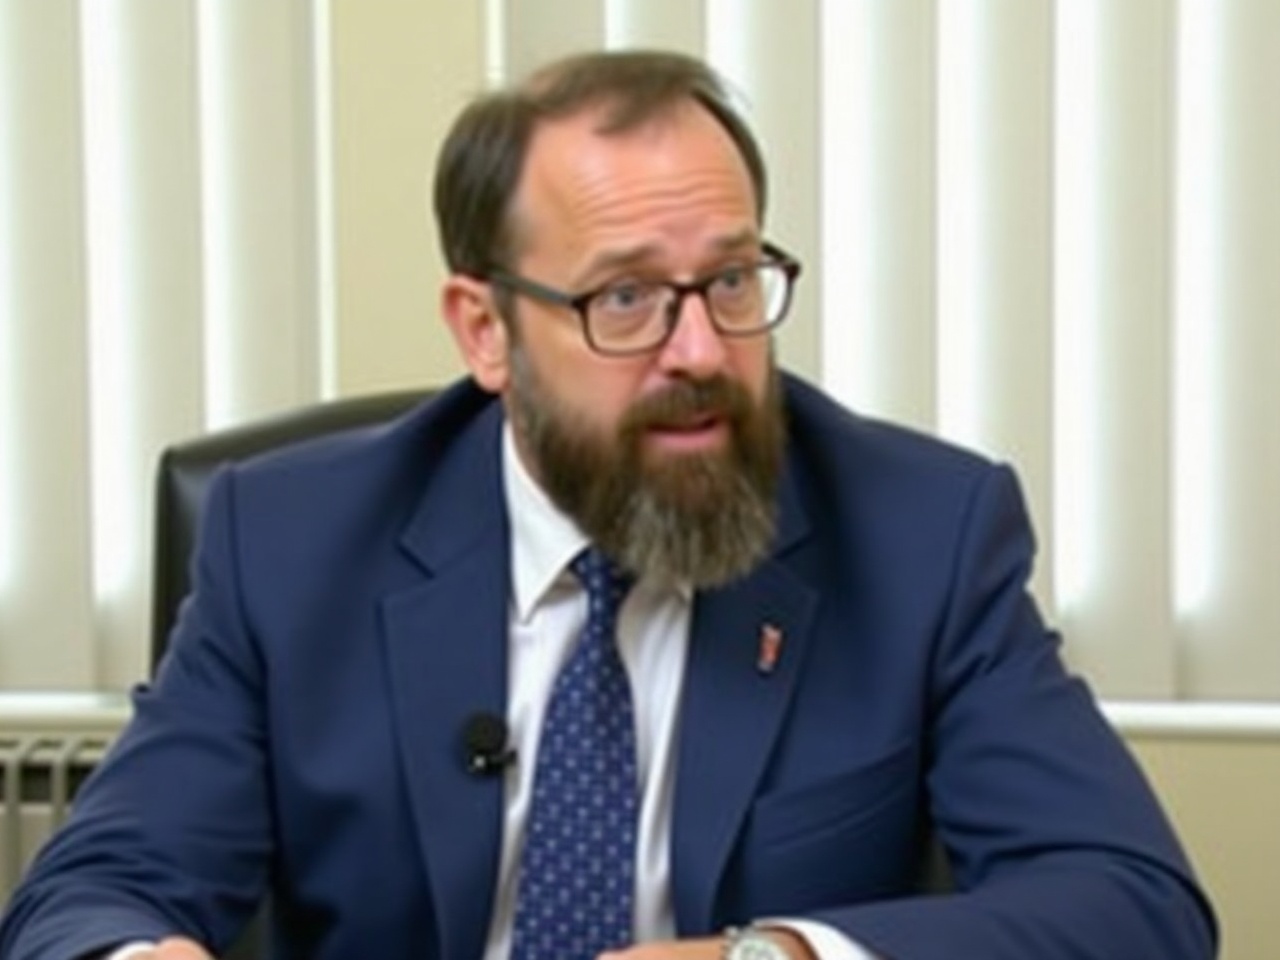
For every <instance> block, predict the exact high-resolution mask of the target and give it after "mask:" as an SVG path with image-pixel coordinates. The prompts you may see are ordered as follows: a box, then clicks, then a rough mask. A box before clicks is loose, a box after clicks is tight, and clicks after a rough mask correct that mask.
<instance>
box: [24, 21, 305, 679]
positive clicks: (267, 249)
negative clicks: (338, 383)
mask: <svg viewBox="0 0 1280 960" xmlns="http://www.w3.org/2000/svg"><path fill="white" fill-rule="evenodd" d="M316 33H317V25H316V22H315V14H313V13H312V11H311V4H307V3H292V2H291V3H261V2H258V0H218V2H217V3H207V2H195V0H185V2H183V0H175V2H164V3H154V2H148V0H83V2H77V0H0V684H3V686H5V687H6V688H10V689H13V688H19V689H48V688H55V689H96V688H122V687H124V686H127V685H128V684H129V683H131V682H132V681H134V680H136V679H137V678H138V677H139V676H140V675H142V673H143V671H144V669H145V663H146V658H145V649H146V646H147V636H148V629H149V626H148V623H147V614H146V612H147V609H148V607H147V602H148V582H147V581H148V573H149V562H150V561H149V553H150V528H149V512H148V511H149V504H150V495H151V476H152V467H153V464H154V459H155V455H156V453H157V451H158V449H159V448H160V446H161V445H162V444H163V443H164V442H166V441H168V440H172V439H174V438H176V437H181V436H191V435H194V434H196V433H197V432H199V431H201V430H203V429H207V428H209V427H215V426H219V425H222V424H226V423H229V422H232V421H234V420H239V419H243V418H245V417H248V416H252V415H255V414H260V413H264V412H266V411H269V410H273V409H278V408H281V407H285V406H288V405H291V404H294V403H298V402H300V401H302V400H304V399H307V398H311V397H314V396H315V395H316V394H317V391H318V389H319V387H318V384H319V378H320V363H319V360H318V357H319V353H320V347H319V340H320V336H321V329H322V327H321V324H320V322H319V319H318V318H320V317H321V314H322V311H321V309H320V307H321V303H320V299H321V297H320V291H321V289H322V287H321V285H320V284H319V282H318V266H317V265H318V262H319V258H320V253H319V247H318V242H317V237H318V236H319V235H320V230H319V214H318V210H319V209H320V205H319V201H318V183H317V177H318V174H317V170H318V169H319V167H318V165H317V163H316V156H317V149H316V135H315V129H316V114H317V103H318V94H317V90H318V89H320V88H319V87H318V83H319V80H320V79H321V78H320V77H319V76H318V73H317V70H316V63H317V56H316V54H315V51H314V47H313V45H312V39H313V38H314V37H315V36H316Z"/></svg>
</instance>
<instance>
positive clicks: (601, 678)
mask: <svg viewBox="0 0 1280 960" xmlns="http://www.w3.org/2000/svg"><path fill="white" fill-rule="evenodd" d="M570 569H571V570H572V571H573V572H574V574H575V575H576V576H577V577H578V579H579V580H580V581H582V584H583V586H584V587H585V588H586V591H587V601H588V604H589V612H588V614H587V625H586V628H585V629H584V630H583V633H582V638H581V639H580V640H579V642H578V644H577V646H576V647H575V649H574V651H573V653H572V655H571V656H570V658H569V661H568V663H566V664H565V665H564V668H563V669H562V670H561V672H560V675H559V676H558V677H557V678H556V682H555V686H554V687H553V688H552V691H551V699H550V701H549V702H548V704H547V712H546V717H545V718H544V720H543V724H542V733H541V735H540V739H539V742H538V762H537V768H536V770H535V771H534V779H533V798H532V800H531V802H530V807H529V821H528V828H527V833H526V837H525V846H524V852H523V854H522V855H521V860H520V874H519V881H518V882H519V886H518V889H517V893H516V915H515V925H514V930H513V933H512V947H511V960H592V958H594V957H595V956H596V955H597V954H598V953H600V952H601V951H602V950H608V949H614V948H617V947H623V946H627V945H629V944H630V943H631V941H632V937H633V931H632V915H633V910H632V905H633V899H634V894H635V856H636V823H637V812H636V811H637V805H638V799H637V793H638V789H637V784H636V745H635V718H634V713H633V708H632V702H631V685H630V683H629V682H628V680H627V673H626V668H625V667H624V666H623V663H622V659H621V657H620V656H619V654H618V646H617V638H616V628H617V620H618V610H619V608H620V607H621V606H622V601H623V599H624V598H625V597H626V595H627V592H628V591H629V590H630V589H631V586H632V581H631V579H630V578H628V577H627V576H626V575H625V574H623V573H622V572H621V571H620V570H619V569H618V568H617V567H616V566H614V564H613V563H612V561H610V560H609V559H608V558H607V557H605V556H604V554H602V553H600V552H599V551H598V550H596V549H594V548H589V549H587V550H584V551H583V552H582V553H580V554H578V556H577V557H575V558H574V560H573V562H572V563H571V564H570Z"/></svg>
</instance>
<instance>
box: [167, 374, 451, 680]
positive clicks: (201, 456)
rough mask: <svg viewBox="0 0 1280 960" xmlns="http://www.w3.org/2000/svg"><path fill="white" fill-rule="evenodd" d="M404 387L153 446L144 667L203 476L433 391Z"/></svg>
mask: <svg viewBox="0 0 1280 960" xmlns="http://www.w3.org/2000/svg"><path fill="white" fill-rule="evenodd" d="M433 392H434V391H432V390H426V389H423V390H403V391H399V392H395V393H380V394H371V395H367V396H360V397H351V398H347V399H342V400H331V401H328V402H325V403H317V404H314V405H312V406H308V407H302V408H299V409H297V410H291V411H288V412H286V413H281V414H277V415H276V416H272V417H268V418H266V419H263V420H257V421H254V422H252V423H248V424H244V425H243V426H238V427H232V428H230V429H227V430H219V431H217V432H214V433H209V434H205V435H204V436H201V437H197V438H195V439H193V440H185V441H182V442H179V443H176V444H173V445H171V446H169V447H166V448H165V449H164V450H163V451H161V453H160V461H159V465H158V467H157V470H156V503H155V508H156V514H155V540H154V544H155V552H154V554H153V556H152V587H153V590H154V593H153V594H152V600H151V669H152V671H153V672H154V670H155V668H156V666H157V665H158V664H159V663H160V658H161V657H162V656H164V651H165V647H166V645H167V644H168V642H169V631H170V630H171V629H172V627H173V624H174V621H175V620H176V619H177V614H178V607H179V605H180V604H181V603H182V599H183V597H185V596H186V595H187V592H188V591H189V590H190V589H191V583H190V580H189V578H188V573H189V570H188V567H189V564H190V561H191V551H192V549H193V548H194V547H195V539H196V531H197V530H198V528H199V517H200V509H201V507H203V506H204V499H205V494H206V493H207V491H208V486H209V480H210V479H211V478H212V477H213V474H214V471H215V470H217V468H218V467H219V466H220V465H222V464H224V463H233V462H237V461H240V460H244V459H245V458H247V457H251V456H253V455H254V454H258V453H265V452H267V451H269V450H274V449H276V448H278V447H283V446H286V445H288V444H291V443H296V442H297V441H300V440H307V439H310V438H312V437H319V436H323V435H325V434H328V433H337V432H338V431H340V430H348V429H352V428H354V427H362V426H371V425H374V424H378V423H383V422H385V421H388V420H391V419H393V418H395V417H397V416H399V415H400V414H402V413H404V412H405V411H407V410H408V409H409V408H411V407H413V406H415V405H416V404H418V403H421V402H422V401H423V400H425V399H427V398H428V397H430V396H431V395H432V393H433Z"/></svg>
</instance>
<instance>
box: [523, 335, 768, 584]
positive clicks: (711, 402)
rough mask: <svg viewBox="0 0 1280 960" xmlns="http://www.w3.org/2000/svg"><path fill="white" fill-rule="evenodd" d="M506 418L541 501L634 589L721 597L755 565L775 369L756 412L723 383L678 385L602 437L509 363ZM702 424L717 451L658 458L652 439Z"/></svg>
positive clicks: (763, 546)
mask: <svg viewBox="0 0 1280 960" xmlns="http://www.w3.org/2000/svg"><path fill="white" fill-rule="evenodd" d="M511 359H512V383H511V395H510V400H509V404H508V407H509V413H510V416H511V420H512V427H513V429H514V430H515V432H516V436H517V437H518V438H519V441H520V446H521V448H522V449H523V450H524V451H525V453H526V455H527V456H529V457H530V458H531V459H532V464H531V466H532V467H533V472H534V474H535V476H537V478H538V480H539V482H540V483H541V485H542V487H543V489H544V490H545V491H546V493H547V495H548V496H549V497H550V498H551V501H552V502H553V503H554V504H555V505H556V506H557V507H559V509H560V510H561V511H562V512H564V513H565V514H567V515H568V516H570V517H572V518H573V520H574V521H575V522H576V523H577V524H578V526H579V528H580V529H581V530H582V532H583V533H584V534H586V536H587V537H588V538H589V539H590V540H591V541H592V542H593V543H594V544H595V545H596V546H597V547H599V548H600V549H601V550H603V551H604V552H605V553H606V554H608V555H609V556H610V557H612V558H613V559H614V561H615V562H616V563H618V564H619V565H620V566H621V567H623V568H624V569H626V570H629V571H630V572H632V573H633V574H635V575H636V576H638V577H646V578H651V579H653V580H655V581H656V582H657V583H660V584H663V585H668V586H673V585H680V584H687V585H689V586H691V587H692V588H694V589H703V588H709V587H717V586H722V585H724V584H726V583H729V582H731V581H733V580H736V579H738V578H740V577H742V576H744V575H745V574H747V573H748V572H750V571H751V570H752V569H753V568H754V567H755V566H756V565H757V564H758V563H759V562H760V561H761V560H762V559H764V557H765V556H766V555H767V553H768V551H769V548H770V546H771V544H772V543H773V539H774V534H775V531H776V527H777V520H776V515H777V508H776V494H777V487H778V479H779V475H780V474H781V470H782V460H783V450H784V446H785V438H786V428H785V418H784V415H783V411H782V399H781V389H780V384H779V377H778V374H777V370H776V368H773V369H771V371H770V374H769V381H768V384H767V387H766V392H765V397H764V399H763V400H762V401H760V402H757V401H756V400H755V398H754V397H752V396H751V394H750V393H749V392H748V391H747V389H746V388H745V387H743V386H742V385H741V384H739V383H737V382H736V381H733V380H730V379H729V378H727V377H723V376H717V377H713V378H710V379H705V380H698V381H694V380H681V381H677V382H676V383H674V384H673V385H672V386H670V387H668V388H666V389H664V390H663V391H662V392H660V393H656V394H654V395H652V396H648V397H644V398H642V399H640V400H638V401H636V402H635V403H634V404H633V405H632V406H631V407H630V408H629V409H628V410H627V411H626V413H625V414H624V415H623V417H622V419H621V421H620V422H619V423H618V425H617V427H616V429H615V430H614V431H613V432H612V433H606V432H604V431H603V430H602V429H601V428H599V427H596V426H594V425H592V424H590V423H589V422H587V420H586V418H584V417H583V416H581V415H580V414H578V413H576V412H574V411H571V410H569V409H568V408H567V407H566V406H565V404H563V403H562V402H561V401H560V400H559V399H558V398H557V397H556V396H555V395H554V394H553V393H552V391H551V390H549V389H548V388H547V387H546V385H545V383H544V382H543V381H542V379H541V378H540V377H539V375H538V374H537V373H536V371H534V370H533V368H532V366H531V364H530V363H529V360H528V356H527V354H526V353H525V351H524V350H523V349H521V348H520V347H518V346H517V347H515V349H514V350H513V351H512V358H511ZM709 416H714V417H716V418H718V419H720V420H722V421H723V422H724V423H725V424H726V425H727V426H728V431H727V433H728V437H727V442H726V443H725V444H724V445H723V446H722V447H721V448H719V449H715V450H702V451H695V452H692V453H668V454H666V455H659V454H658V453H655V452H654V451H652V450H651V449H647V443H646V439H647V434H648V433H649V431H650V430H652V429H654V428H663V427H666V428H678V427H680V426H681V425H685V424H690V423H694V422H697V421H699V420H702V419H705V418H707V417H709Z"/></svg>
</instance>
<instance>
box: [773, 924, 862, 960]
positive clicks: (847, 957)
mask: <svg viewBox="0 0 1280 960" xmlns="http://www.w3.org/2000/svg"><path fill="white" fill-rule="evenodd" d="M756 926H758V927H779V928H781V929H783V930H790V931H791V932H792V933H794V934H796V935H797V936H798V937H800V938H801V939H802V940H804V942H805V943H807V944H808V945H809V949H810V950H812V951H813V952H814V953H815V954H816V955H817V957H818V960H881V958H880V957H877V956H876V955H875V954H874V953H871V952H870V951H868V950H867V949H866V948H865V947H863V946H862V945H861V944H858V943H856V942H854V941H853V940H851V939H849V938H848V937H847V936H845V935H844V934H843V933H841V932H840V931H839V930H837V929H836V928H835V927H833V926H831V925H830V924H827V923H819V922H818V921H816V920H789V919H779V918H772V919H769V920H757V921H756Z"/></svg>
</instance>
